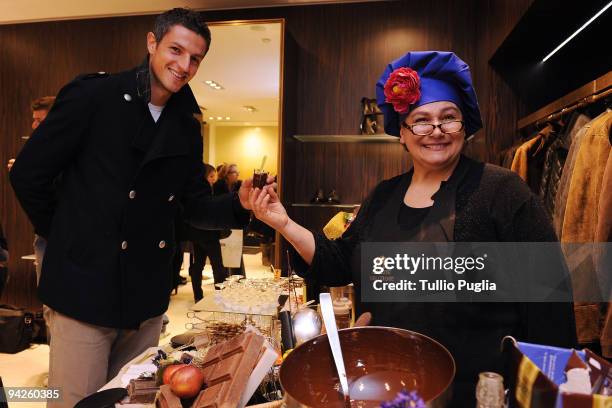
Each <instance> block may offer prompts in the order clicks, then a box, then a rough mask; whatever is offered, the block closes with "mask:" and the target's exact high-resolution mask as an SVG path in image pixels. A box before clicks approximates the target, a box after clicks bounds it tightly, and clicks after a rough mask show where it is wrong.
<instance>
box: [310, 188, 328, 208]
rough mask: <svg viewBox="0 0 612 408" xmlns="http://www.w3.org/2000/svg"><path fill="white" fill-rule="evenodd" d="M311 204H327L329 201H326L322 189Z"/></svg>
mask: <svg viewBox="0 0 612 408" xmlns="http://www.w3.org/2000/svg"><path fill="white" fill-rule="evenodd" d="M310 202H311V203H313V204H323V203H326V202H327V200H326V199H325V193H324V192H323V189H322V188H320V189H318V190H317V192H316V193H315V195H314V197H312V200H310Z"/></svg>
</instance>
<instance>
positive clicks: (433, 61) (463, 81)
mask: <svg viewBox="0 0 612 408" xmlns="http://www.w3.org/2000/svg"><path fill="white" fill-rule="evenodd" d="M399 68H410V69H412V70H414V71H416V72H417V74H418V76H419V79H420V81H419V82H420V98H419V99H418V100H417V101H416V102H414V103H412V104H410V108H409V109H410V110H412V109H414V108H417V107H419V106H422V105H425V104H428V103H432V102H438V101H450V102H453V103H454V104H455V105H457V106H458V107H459V109H460V110H461V113H462V114H463V120H464V121H465V131H466V135H467V136H471V135H473V134H474V133H476V132H477V131H478V130H479V129H481V128H482V119H481V117H480V109H479V107H478V100H477V99H476V91H474V86H473V85H472V77H471V75H470V67H469V66H468V65H467V64H466V63H465V62H464V61H463V60H461V59H460V58H459V57H457V56H456V55H455V54H454V53H452V52H446V51H417V52H409V53H407V54H406V55H404V56H403V57H401V58H398V59H397V60H395V61H393V62H391V63H390V64H389V65H387V68H386V69H385V72H384V73H383V74H382V76H381V77H380V79H379V80H378V82H377V83H376V99H377V103H378V106H379V107H380V109H381V111H382V112H383V114H384V115H385V132H386V133H387V134H389V135H394V136H399V135H400V121H401V120H404V119H405V117H406V115H407V114H408V112H409V111H408V112H397V111H396V110H395V109H394V107H393V104H391V103H389V102H387V100H386V98H385V92H384V88H385V84H386V83H387V80H388V79H389V77H390V76H391V74H392V73H393V72H394V71H396V70H397V69H399Z"/></svg>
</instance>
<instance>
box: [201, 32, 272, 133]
mask: <svg viewBox="0 0 612 408" xmlns="http://www.w3.org/2000/svg"><path fill="white" fill-rule="evenodd" d="M210 31H211V36H212V40H211V47H210V51H209V52H208V54H207V55H206V57H205V58H204V60H203V61H202V63H201V64H200V68H199V70H198V73H197V74H196V76H195V77H193V79H192V80H191V82H190V83H189V85H190V86H191V89H192V90H193V92H194V94H195V97H196V99H197V101H198V104H199V105H200V107H204V108H205V110H204V112H203V113H204V120H206V121H207V122H209V123H214V124H220V123H227V122H252V123H254V122H257V123H261V122H277V121H278V107H279V93H280V64H281V61H280V57H281V23H280V22H279V23H268V24H241V25H211V26H210ZM207 80H213V81H215V82H216V83H218V84H220V85H221V86H222V87H223V88H224V89H222V90H216V89H213V88H212V87H210V86H209V85H206V84H205V83H204V81H207ZM244 106H253V107H255V108H256V109H257V111H255V112H249V111H247V110H246V109H245V108H244ZM210 117H212V118H213V119H210ZM217 117H221V118H222V119H221V120H219V119H217ZM226 117H229V118H230V119H229V120H228V119H226Z"/></svg>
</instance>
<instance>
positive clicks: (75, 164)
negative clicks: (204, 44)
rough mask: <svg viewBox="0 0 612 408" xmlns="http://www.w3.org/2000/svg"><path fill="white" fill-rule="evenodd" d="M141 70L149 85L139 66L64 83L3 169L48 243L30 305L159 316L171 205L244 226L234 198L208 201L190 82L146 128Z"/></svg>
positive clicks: (131, 322) (130, 321)
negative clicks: (38, 302)
mask: <svg viewBox="0 0 612 408" xmlns="http://www.w3.org/2000/svg"><path fill="white" fill-rule="evenodd" d="M143 72H144V73H145V75H146V78H148V72H147V66H146V63H145V64H144V65H143V66H141V67H138V68H135V69H133V70H131V71H127V72H123V73H119V74H115V75H108V74H103V73H101V74H92V75H86V76H81V77H78V78H77V79H75V80H74V81H72V82H70V83H69V84H68V85H66V86H65V87H64V88H63V89H62V90H61V91H60V92H59V94H58V96H57V100H56V102H55V105H54V106H53V108H52V110H51V111H50V112H49V115H48V116H47V118H46V120H45V121H44V122H42V124H41V125H40V126H39V127H38V129H36V130H35V131H34V133H33V134H32V137H31V138H30V139H29V140H28V142H27V143H26V145H25V146H24V148H23V150H22V151H21V153H20V154H19V156H18V157H17V160H16V161H15V165H14V167H13V168H12V170H11V174H10V179H11V183H12V185H13V188H14V190H15V193H16V195H17V198H18V199H19V201H20V203H21V205H22V207H23V208H24V210H25V211H26V213H27V214H28V216H29V218H30V220H31V221H32V224H33V225H34V228H35V231H36V232H37V233H38V234H39V235H42V236H44V237H46V238H47V239H48V246H47V251H46V254H45V258H44V262H43V265H42V276H41V279H40V284H39V297H40V299H41V300H42V302H43V303H44V304H46V305H48V306H49V307H51V308H53V309H55V310H56V311H58V312H60V313H63V314H65V315H67V316H69V317H72V318H75V319H77V320H80V321H83V322H87V323H91V324H95V325H99V326H106V327H116V328H137V327H138V326H139V325H140V323H141V322H143V321H144V320H146V319H148V318H151V317H154V316H158V315H160V314H162V313H164V312H165V311H166V310H167V307H168V303H169V296H170V291H171V286H172V273H171V263H172V257H173V254H174V251H175V250H176V247H177V245H176V242H175V228H176V226H175V215H176V214H177V211H178V209H179V208H180V207H182V209H183V210H184V213H183V216H184V217H185V219H187V220H190V221H191V222H192V223H193V224H194V225H196V226H199V227H206V228H209V229H223V228H230V227H236V228H242V227H243V226H244V225H246V223H247V222H248V220H249V212H248V211H246V210H244V209H243V208H242V206H241V205H240V201H239V199H238V197H237V195H236V194H235V193H234V194H226V195H222V196H214V197H213V196H211V195H210V191H209V190H210V187H209V186H208V183H207V182H206V180H205V178H204V168H203V164H202V148H203V144H202V137H201V134H200V124H199V122H198V121H197V120H196V119H195V118H194V113H196V112H197V113H199V108H198V105H197V103H196V101H195V98H194V96H193V93H192V92H191V89H190V88H189V86H184V87H183V88H182V89H181V90H180V91H179V92H178V93H176V94H174V95H172V97H171V98H170V99H169V101H168V103H167V104H166V107H165V108H164V110H163V112H162V114H161V116H160V118H159V120H158V121H157V123H156V122H154V121H153V118H152V117H151V114H150V111H149V109H148V106H147V103H148V100H147V96H146V95H148V89H147V88H145V89H144V91H143V89H141V88H142V86H143V85H142V83H143V81H142V80H141V79H142V78H141V77H140V74H142V73H143ZM139 77H140V78H139ZM137 80H138V81H137ZM137 82H138V83H137ZM148 85H149V84H148V81H147V83H146V84H145V85H144V86H145V87H146V86H148ZM140 95H144V96H143V97H141V96H140ZM59 175H61V177H60V179H59V180H60V181H59V182H57V183H55V184H54V180H56V179H57V177H58V176H59ZM53 186H55V188H56V189H57V193H55V192H54V191H53V190H54V187H53Z"/></svg>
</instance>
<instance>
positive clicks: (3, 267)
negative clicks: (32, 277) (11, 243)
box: [0, 224, 9, 296]
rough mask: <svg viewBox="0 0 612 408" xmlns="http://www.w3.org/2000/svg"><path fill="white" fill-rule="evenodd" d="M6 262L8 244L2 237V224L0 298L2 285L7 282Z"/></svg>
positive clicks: (0, 234) (0, 236)
mask: <svg viewBox="0 0 612 408" xmlns="http://www.w3.org/2000/svg"><path fill="white" fill-rule="evenodd" d="M8 260H9V252H8V244H7V242H6V237H5V236H4V230H3V229H2V224H0V296H2V291H3V290H4V285H6V282H8Z"/></svg>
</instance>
